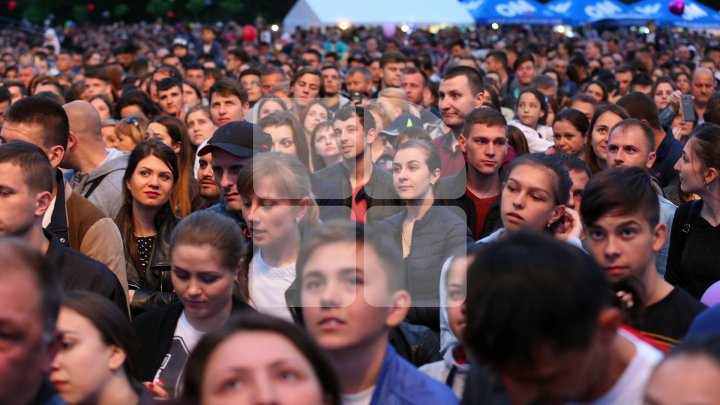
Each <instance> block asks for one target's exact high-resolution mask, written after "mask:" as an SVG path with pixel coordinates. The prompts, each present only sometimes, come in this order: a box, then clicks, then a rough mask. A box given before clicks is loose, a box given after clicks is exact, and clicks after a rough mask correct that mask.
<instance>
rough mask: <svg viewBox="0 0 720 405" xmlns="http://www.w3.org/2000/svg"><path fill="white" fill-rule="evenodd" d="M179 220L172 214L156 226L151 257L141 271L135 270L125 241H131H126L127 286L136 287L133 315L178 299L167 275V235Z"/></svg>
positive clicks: (168, 246)
mask: <svg viewBox="0 0 720 405" xmlns="http://www.w3.org/2000/svg"><path fill="white" fill-rule="evenodd" d="M178 222H179V219H178V218H177V217H175V216H172V217H171V219H170V220H169V221H167V222H166V223H164V224H163V225H162V226H161V227H160V229H158V234H157V237H156V238H155V243H154V244H153V251H152V254H151V255H150V260H149V261H148V265H147V266H146V267H145V268H144V269H142V270H141V271H142V274H141V273H140V272H138V269H137V268H136V267H135V262H134V261H133V260H132V259H131V255H130V250H129V245H128V244H129V243H133V242H132V241H125V257H126V258H127V276H128V286H129V287H130V289H131V290H135V293H134V294H135V295H134V297H133V300H132V302H131V303H130V310H131V311H132V313H133V315H139V314H140V313H142V312H143V311H146V310H148V309H151V308H155V307H159V306H164V305H168V304H171V303H172V302H174V301H175V300H177V297H176V296H175V293H174V292H173V290H174V288H173V285H172V279H171V277H170V237H171V236H172V232H173V230H174V229H175V226H177V224H178Z"/></svg>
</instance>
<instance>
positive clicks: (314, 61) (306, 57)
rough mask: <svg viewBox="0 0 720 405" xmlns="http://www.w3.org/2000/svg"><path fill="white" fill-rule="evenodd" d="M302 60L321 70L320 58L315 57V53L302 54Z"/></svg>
mask: <svg viewBox="0 0 720 405" xmlns="http://www.w3.org/2000/svg"><path fill="white" fill-rule="evenodd" d="M302 60H303V62H305V64H306V65H310V66H313V67H316V68H320V58H318V56H317V55H315V54H314V53H304V54H302Z"/></svg>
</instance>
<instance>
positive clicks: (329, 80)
mask: <svg viewBox="0 0 720 405" xmlns="http://www.w3.org/2000/svg"><path fill="white" fill-rule="evenodd" d="M322 75H323V81H324V82H325V93H326V94H327V95H328V96H334V95H336V94H338V93H340V83H341V82H340V74H338V71H337V70H336V69H324V70H323V71H322Z"/></svg>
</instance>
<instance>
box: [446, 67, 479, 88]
mask: <svg viewBox="0 0 720 405" xmlns="http://www.w3.org/2000/svg"><path fill="white" fill-rule="evenodd" d="M458 76H465V78H467V81H468V85H469V86H470V91H471V92H472V94H473V95H476V94H478V93H482V92H483V90H484V87H483V75H482V74H481V73H480V71H479V70H477V69H475V68H471V67H469V66H453V67H451V68H450V69H448V70H446V71H445V73H443V76H442V80H449V79H452V78H455V77H458Z"/></svg>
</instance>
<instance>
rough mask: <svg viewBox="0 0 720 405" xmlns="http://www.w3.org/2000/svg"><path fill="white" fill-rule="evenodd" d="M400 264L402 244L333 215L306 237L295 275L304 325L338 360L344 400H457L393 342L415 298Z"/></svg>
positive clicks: (352, 402) (394, 401)
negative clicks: (406, 286) (394, 332)
mask: <svg viewBox="0 0 720 405" xmlns="http://www.w3.org/2000/svg"><path fill="white" fill-rule="evenodd" d="M401 268H403V266H402V259H401V257H400V247H399V246H396V244H395V243H393V242H392V241H391V240H390V239H389V238H388V237H387V236H386V235H382V234H373V233H372V230H371V229H364V227H363V225H360V224H355V223H351V222H347V221H334V222H329V223H327V224H325V225H322V226H320V227H319V228H318V229H316V230H315V231H313V232H312V233H311V234H309V235H308V236H307V238H306V240H305V243H304V244H303V247H302V249H301V251H300V254H299V256H298V261H297V270H298V271H297V277H298V282H299V285H300V288H301V293H300V296H301V303H302V308H303V309H302V311H303V318H304V322H305V326H306V328H307V330H308V332H309V333H310V334H311V335H312V336H313V337H314V338H315V340H316V341H317V342H318V344H319V345H320V347H322V348H323V349H324V350H325V351H326V352H327V354H328V356H329V357H330V360H331V361H332V362H333V363H334V364H335V366H336V370H337V371H338V377H339V380H340V387H341V393H342V396H343V401H342V402H343V403H348V404H388V403H408V404H411V403H427V404H455V403H457V398H456V397H455V396H454V395H453V393H452V391H451V390H450V389H449V388H448V387H446V386H444V385H442V384H441V383H438V382H436V381H433V380H432V379H431V378H430V377H428V376H426V375H424V374H423V373H422V372H420V371H418V370H417V369H416V368H415V367H414V366H413V365H412V364H410V363H408V362H407V361H406V360H404V359H402V358H401V357H400V356H399V355H398V354H397V352H396V351H395V350H394V349H393V348H392V346H391V345H390V344H389V343H388V337H389V332H390V329H392V328H394V327H396V326H398V325H399V324H400V322H402V320H403V319H404V318H405V316H406V315H407V312H408V309H409V308H410V304H411V302H410V301H411V299H410V294H409V293H408V292H407V291H405V290H404V289H403V288H402V283H403V280H404V275H403V274H402V272H401V271H399V269H401ZM350 365H352V366H350Z"/></svg>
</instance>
